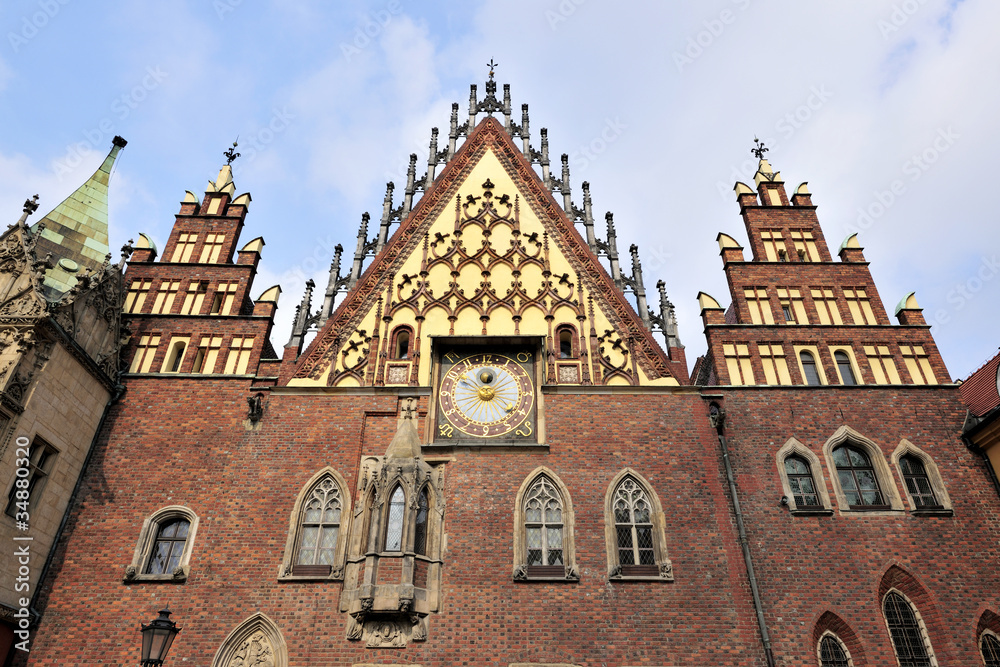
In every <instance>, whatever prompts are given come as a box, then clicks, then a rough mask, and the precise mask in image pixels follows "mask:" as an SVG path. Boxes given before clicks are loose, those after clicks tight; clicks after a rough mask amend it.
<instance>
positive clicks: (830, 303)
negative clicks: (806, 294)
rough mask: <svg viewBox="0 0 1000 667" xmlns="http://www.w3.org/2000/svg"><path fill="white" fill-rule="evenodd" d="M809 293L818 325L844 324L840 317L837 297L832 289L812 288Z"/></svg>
mask: <svg viewBox="0 0 1000 667" xmlns="http://www.w3.org/2000/svg"><path fill="white" fill-rule="evenodd" d="M810 292H811V294H812V298H813V303H814V304H815V305H816V314H817V315H819V323H820V324H825V325H830V324H834V325H841V324H843V323H844V321H843V319H841V317H840V309H839V308H837V297H836V296H835V295H834V292H833V288H832V287H813V288H812V289H811V290H810Z"/></svg>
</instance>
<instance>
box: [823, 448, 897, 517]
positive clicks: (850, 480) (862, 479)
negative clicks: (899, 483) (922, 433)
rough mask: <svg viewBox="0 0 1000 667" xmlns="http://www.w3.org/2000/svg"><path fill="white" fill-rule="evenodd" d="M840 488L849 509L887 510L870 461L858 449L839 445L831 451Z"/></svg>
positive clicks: (866, 455)
mask: <svg viewBox="0 0 1000 667" xmlns="http://www.w3.org/2000/svg"><path fill="white" fill-rule="evenodd" d="M833 462H834V464H835V465H836V466H837V478H838V480H839V481H840V488H841V489H842V490H843V492H844V496H845V497H846V498H847V503H848V505H849V506H850V507H851V509H888V508H889V504H888V503H887V502H886V501H885V499H884V498H883V496H882V490H881V489H880V488H879V483H878V476H877V475H876V473H875V467H874V466H873V465H872V462H871V459H870V458H869V457H868V454H866V453H865V451H864V450H863V449H861V448H860V447H856V446H854V445H841V446H840V447H837V448H836V449H834V450H833Z"/></svg>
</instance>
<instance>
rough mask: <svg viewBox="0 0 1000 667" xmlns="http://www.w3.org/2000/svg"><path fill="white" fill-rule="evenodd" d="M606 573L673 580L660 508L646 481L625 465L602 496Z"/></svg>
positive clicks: (614, 575)
mask: <svg viewBox="0 0 1000 667" xmlns="http://www.w3.org/2000/svg"><path fill="white" fill-rule="evenodd" d="M604 518H605V521H606V529H605V537H606V539H607V548H608V576H609V577H611V578H612V579H621V578H629V577H641V578H647V579H665V580H668V581H672V580H673V569H672V568H671V565H670V560H669V559H668V558H667V547H666V538H665V536H664V532H663V510H662V509H661V507H660V501H659V500H658V499H657V497H656V494H655V493H654V492H653V490H652V488H651V487H650V486H649V484H648V483H647V482H646V481H645V480H644V479H642V477H641V476H640V475H639V474H638V473H637V472H635V471H633V470H631V469H629V468H626V469H625V470H623V471H622V472H620V473H619V474H618V475H617V476H616V477H615V479H613V480H612V481H611V484H610V485H609V487H608V495H607V497H606V499H605V508H604Z"/></svg>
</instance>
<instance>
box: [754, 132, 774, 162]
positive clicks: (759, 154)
mask: <svg viewBox="0 0 1000 667" xmlns="http://www.w3.org/2000/svg"><path fill="white" fill-rule="evenodd" d="M753 142H754V143H755V144H756V145H757V146H756V148H751V149H750V152H751V153H753V154H754V156H756V158H757V159H758V160H763V159H764V153H766V152H768V151H769V150H771V149H770V148H767V147H766V146H764V144H763V143H761V140H760V139H758V138H757V137H754V138H753Z"/></svg>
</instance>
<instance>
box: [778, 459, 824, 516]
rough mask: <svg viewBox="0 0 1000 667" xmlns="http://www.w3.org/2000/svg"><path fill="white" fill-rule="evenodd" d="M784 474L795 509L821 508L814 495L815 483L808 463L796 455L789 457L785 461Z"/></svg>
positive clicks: (815, 494) (816, 496)
mask: <svg viewBox="0 0 1000 667" xmlns="http://www.w3.org/2000/svg"><path fill="white" fill-rule="evenodd" d="M785 474H786V475H787V477H788V486H789V487H791V489H792V497H793V499H794V500H795V507H796V508H803V507H822V506H823V503H821V502H820V500H819V495H818V494H817V493H816V482H815V480H814V479H813V476H812V470H811V469H810V467H809V462H808V461H806V460H805V459H804V458H803V457H801V456H799V455H797V454H793V455H792V456H789V457H788V458H786V459H785Z"/></svg>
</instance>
